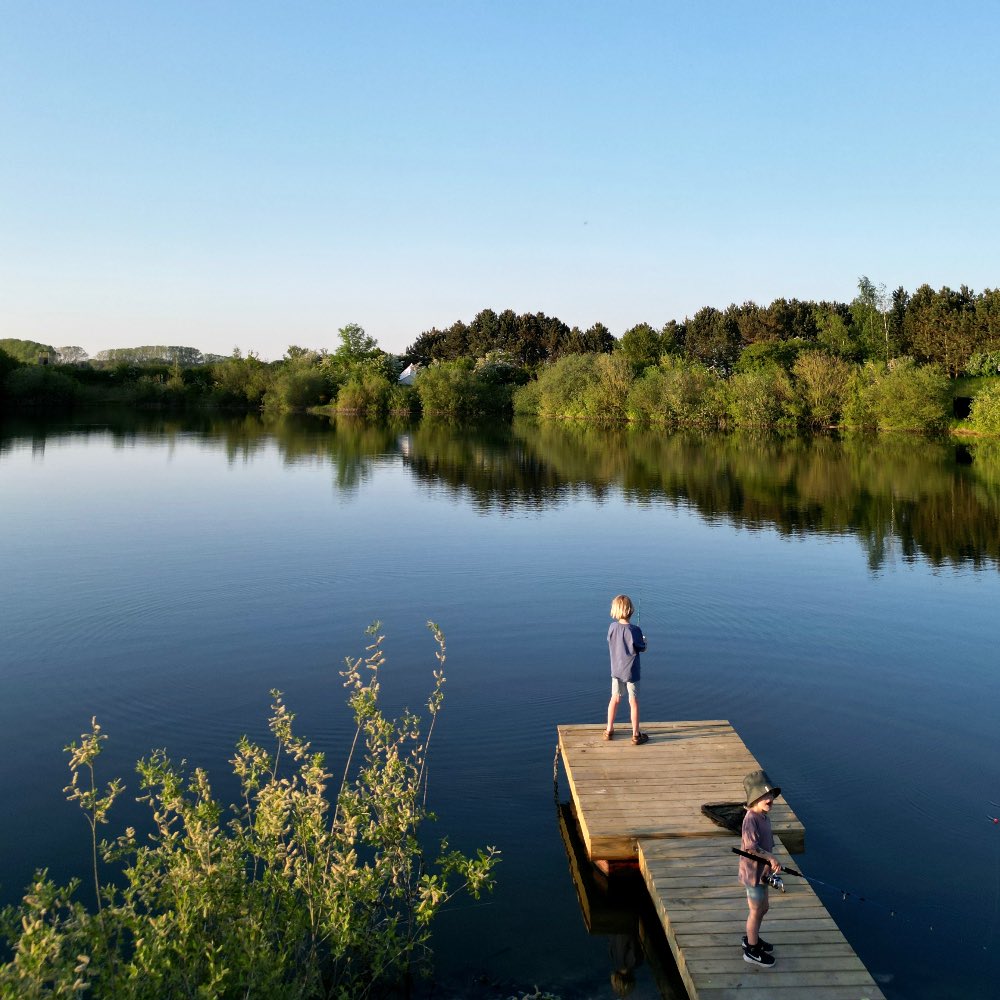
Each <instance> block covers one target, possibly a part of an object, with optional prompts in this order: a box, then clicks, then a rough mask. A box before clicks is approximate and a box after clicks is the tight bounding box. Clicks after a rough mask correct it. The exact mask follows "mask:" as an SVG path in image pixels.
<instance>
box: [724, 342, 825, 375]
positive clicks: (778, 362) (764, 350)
mask: <svg viewBox="0 0 1000 1000" xmlns="http://www.w3.org/2000/svg"><path fill="white" fill-rule="evenodd" d="M807 346H808V345H807V344H806V342H805V341H802V340H797V339H796V340H760V341H757V343H754V344H750V345H748V346H747V347H744V348H743V351H742V353H741V354H740V357H739V360H738V361H737V362H736V364H735V365H734V366H733V371H734V372H759V371H766V370H767V369H769V368H774V367H776V366H777V367H778V368H784V369H785V371H789V370H790V369H791V367H792V365H794V364H795V359H796V358H797V357H798V355H799V351H801V350H803V349H804V348H806V347H807Z"/></svg>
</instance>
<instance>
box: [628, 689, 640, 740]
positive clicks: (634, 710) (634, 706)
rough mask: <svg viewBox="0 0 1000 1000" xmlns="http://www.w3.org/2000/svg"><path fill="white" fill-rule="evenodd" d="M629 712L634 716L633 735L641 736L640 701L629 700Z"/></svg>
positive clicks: (636, 699) (635, 699)
mask: <svg viewBox="0 0 1000 1000" xmlns="http://www.w3.org/2000/svg"><path fill="white" fill-rule="evenodd" d="M628 707H629V711H630V712H631V714H632V735H633V736H638V735H639V699H638V698H629V700H628Z"/></svg>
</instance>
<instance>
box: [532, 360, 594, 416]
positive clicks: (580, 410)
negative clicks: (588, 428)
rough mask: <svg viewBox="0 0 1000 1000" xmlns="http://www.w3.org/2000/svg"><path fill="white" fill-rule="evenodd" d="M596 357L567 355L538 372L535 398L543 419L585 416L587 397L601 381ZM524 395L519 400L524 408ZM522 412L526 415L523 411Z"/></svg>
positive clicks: (539, 413)
mask: <svg viewBox="0 0 1000 1000" xmlns="http://www.w3.org/2000/svg"><path fill="white" fill-rule="evenodd" d="M597 357H598V355H596V354H566V355H564V356H563V357H561V358H559V360H558V361H556V362H554V363H553V364H551V365H547V366H546V367H545V368H543V369H542V370H541V371H540V372H539V373H538V381H537V383H536V387H535V390H534V392H533V394H532V395H534V396H535V398H536V400H537V405H538V411H537V412H538V415H539V416H541V417H585V416H587V415H588V413H587V405H586V398H587V394H588V392H589V390H590V389H591V387H592V386H594V385H596V384H597V382H598V380H599V375H598V372H597ZM525 398H526V397H525V396H524V395H521V396H520V397H519V400H520V403H519V405H523V404H524V401H525ZM522 412H525V411H524V410H522Z"/></svg>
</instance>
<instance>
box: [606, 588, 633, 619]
mask: <svg viewBox="0 0 1000 1000" xmlns="http://www.w3.org/2000/svg"><path fill="white" fill-rule="evenodd" d="M632 611H633V608H632V601H631V600H630V599H629V596H628V594H619V595H618V596H617V597H616V598H615V599H614V600H613V601H612V602H611V617H612V618H614V619H616V620H618V619H621V618H624V619H625V620H626V621H628V620H629V618H631V617H632Z"/></svg>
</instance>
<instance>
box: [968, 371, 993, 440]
mask: <svg viewBox="0 0 1000 1000" xmlns="http://www.w3.org/2000/svg"><path fill="white" fill-rule="evenodd" d="M969 426H970V427H972V428H973V430H976V431H978V432H979V433H980V434H1000V379H997V380H995V381H993V382H992V383H990V384H989V385H987V386H985V387H984V388H982V389H980V390H979V392H977V393H976V395H975V396H973V398H972V408H971V410H970V412H969Z"/></svg>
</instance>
